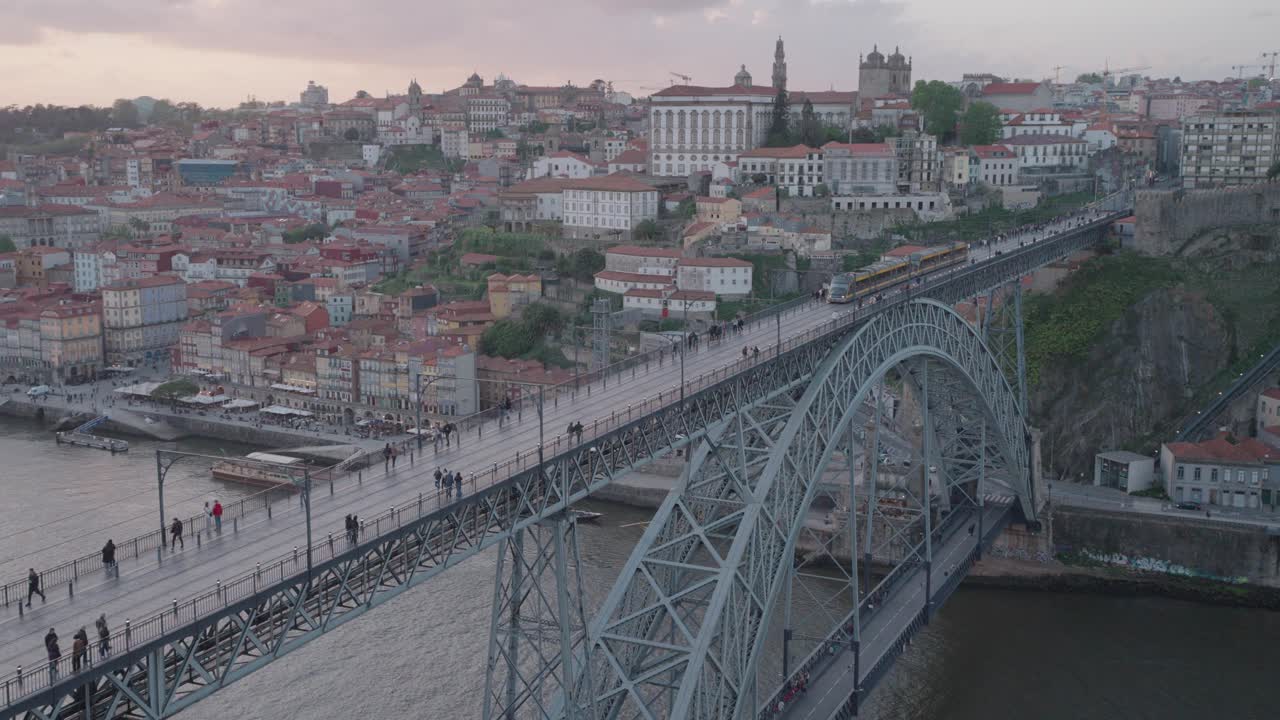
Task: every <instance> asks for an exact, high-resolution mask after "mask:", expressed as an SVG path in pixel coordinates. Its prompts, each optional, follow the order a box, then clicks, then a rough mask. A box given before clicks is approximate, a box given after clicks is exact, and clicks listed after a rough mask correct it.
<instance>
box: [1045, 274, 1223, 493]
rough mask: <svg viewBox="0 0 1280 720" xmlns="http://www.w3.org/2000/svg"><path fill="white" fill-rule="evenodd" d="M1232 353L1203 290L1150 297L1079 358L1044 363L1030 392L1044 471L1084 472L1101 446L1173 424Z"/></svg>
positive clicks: (1129, 441) (1139, 438)
mask: <svg viewBox="0 0 1280 720" xmlns="http://www.w3.org/2000/svg"><path fill="white" fill-rule="evenodd" d="M1230 354H1231V343H1230V330H1229V328H1228V326H1227V323H1226V322H1224V320H1223V318H1222V317H1221V316H1220V315H1219V313H1218V311H1217V309H1216V308H1214V306H1213V305H1212V304H1210V303H1209V302H1208V300H1206V299H1205V297H1204V296H1203V295H1200V294H1197V293H1195V292H1193V291H1190V290H1187V289H1185V288H1162V289H1159V290H1156V291H1154V292H1151V293H1149V294H1147V295H1146V296H1145V297H1143V298H1142V299H1141V300H1139V301H1138V302H1137V303H1136V304H1134V305H1133V306H1132V307H1130V308H1128V309H1127V310H1126V311H1125V312H1124V314H1123V315H1122V316H1121V317H1120V318H1119V319H1118V320H1116V321H1115V322H1113V323H1112V324H1111V325H1110V327H1108V328H1107V329H1106V331H1105V332H1104V334H1103V336H1102V337H1101V338H1100V339H1099V341H1098V342H1096V343H1095V344H1093V345H1092V346H1091V347H1090V348H1089V349H1088V351H1087V353H1086V354H1085V355H1084V357H1083V358H1080V359H1074V360H1065V361H1053V362H1050V363H1048V364H1047V365H1046V366H1045V367H1044V368H1043V369H1042V371H1041V374H1040V378H1039V381H1038V382H1036V383H1035V384H1034V385H1033V386H1032V387H1031V388H1030V389H1029V391H1028V392H1029V396H1028V402H1029V404H1030V406H1031V414H1032V422H1033V424H1034V425H1035V426H1036V427H1039V428H1040V429H1041V430H1042V431H1043V432H1044V437H1043V439H1042V441H1041V445H1040V449H1041V452H1042V453H1043V457H1044V464H1045V470H1046V472H1047V473H1049V475H1050V476H1051V477H1057V476H1060V475H1062V474H1066V475H1068V476H1073V475H1077V474H1081V473H1083V474H1085V475H1088V474H1089V473H1091V472H1092V469H1093V456H1094V454H1095V453H1097V452H1098V451H1099V450H1103V449H1110V448H1121V447H1131V446H1133V445H1134V444H1135V443H1142V442H1143V441H1144V440H1146V439H1148V438H1150V437H1151V436H1152V435H1153V434H1154V433H1157V432H1159V431H1160V430H1161V429H1162V428H1168V427H1171V426H1172V425H1175V424H1176V423H1177V422H1178V421H1179V420H1180V419H1181V418H1182V416H1183V414H1184V413H1185V407H1187V405H1188V403H1189V401H1190V400H1191V399H1192V397H1193V395H1194V392H1195V389H1196V388H1198V387H1200V386H1201V385H1203V384H1205V383H1207V382H1209V381H1210V380H1211V379H1212V378H1213V377H1214V376H1215V375H1217V374H1218V372H1219V371H1220V370H1221V369H1222V368H1223V367H1226V365H1227V363H1228V360H1229V356H1230Z"/></svg>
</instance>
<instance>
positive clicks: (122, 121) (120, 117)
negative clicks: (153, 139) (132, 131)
mask: <svg viewBox="0 0 1280 720" xmlns="http://www.w3.org/2000/svg"><path fill="white" fill-rule="evenodd" d="M111 123H112V124H113V125H115V126H116V127H123V128H133V127H138V106H137V105H134V104H133V101H132V100H125V99H124V98H121V99H119V100H116V101H115V102H114V103H112V105H111Z"/></svg>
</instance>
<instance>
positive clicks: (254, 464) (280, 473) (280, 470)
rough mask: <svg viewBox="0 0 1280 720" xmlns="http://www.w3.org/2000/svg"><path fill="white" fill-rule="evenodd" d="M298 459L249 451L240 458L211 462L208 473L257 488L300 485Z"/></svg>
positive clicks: (301, 475) (300, 476)
mask: <svg viewBox="0 0 1280 720" xmlns="http://www.w3.org/2000/svg"><path fill="white" fill-rule="evenodd" d="M304 465H306V462H304V461H303V460H302V459H300V458H295V457H289V456H287V455H276V454H275V453H266V452H251V453H249V454H248V455H245V456H244V457H243V458H227V459H226V460H219V461H218V462H216V463H214V464H213V467H212V468H211V472H212V473H213V476H214V477H215V478H217V479H219V480H227V481H229V482H238V483H244V484H246V485H256V486H259V487H299V486H300V485H299V484H300V483H301V482H302V478H303V472H302V469H303V466H304Z"/></svg>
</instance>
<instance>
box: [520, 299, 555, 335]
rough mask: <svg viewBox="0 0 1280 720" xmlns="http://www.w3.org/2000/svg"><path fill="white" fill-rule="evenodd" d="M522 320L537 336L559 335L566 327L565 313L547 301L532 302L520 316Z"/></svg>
mask: <svg viewBox="0 0 1280 720" xmlns="http://www.w3.org/2000/svg"><path fill="white" fill-rule="evenodd" d="M520 320H521V322H523V323H524V324H525V325H527V326H529V329H530V330H531V331H532V332H533V334H534V335H535V336H537V337H543V336H546V335H559V334H560V331H561V330H563V329H564V322H565V318H564V315H563V314H562V313H561V312H560V311H559V310H557V309H556V308H555V307H553V306H551V305H548V304H546V303H530V304H529V305H526V306H525V308H524V312H523V313H522V314H521V316H520Z"/></svg>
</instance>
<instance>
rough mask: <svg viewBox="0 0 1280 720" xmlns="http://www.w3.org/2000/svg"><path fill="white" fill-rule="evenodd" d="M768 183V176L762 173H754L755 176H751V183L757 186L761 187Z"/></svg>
mask: <svg viewBox="0 0 1280 720" xmlns="http://www.w3.org/2000/svg"><path fill="white" fill-rule="evenodd" d="M768 181H769V176H768V175H765V174H764V173H756V174H755V175H752V176H751V182H753V183H755V184H757V185H763V184H765V183H766V182H768Z"/></svg>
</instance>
